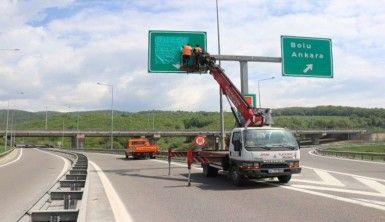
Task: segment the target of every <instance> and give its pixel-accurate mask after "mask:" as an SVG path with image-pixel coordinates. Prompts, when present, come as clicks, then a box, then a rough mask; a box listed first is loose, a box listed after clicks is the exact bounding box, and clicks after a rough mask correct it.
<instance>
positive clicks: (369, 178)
mask: <svg viewBox="0 0 385 222" xmlns="http://www.w3.org/2000/svg"><path fill="white" fill-rule="evenodd" d="M301 167H302V168H305V169H311V170H323V171H327V172H329V173H334V174H339V175H344V176H350V177H354V178H356V177H357V178H364V179H368V180H375V181H379V182H385V180H384V179H380V178H374V177H366V176H361V175H357V174H351V173H342V172H338V171H333V170H324V169H320V168H314V167H307V166H304V165H302V166H301Z"/></svg>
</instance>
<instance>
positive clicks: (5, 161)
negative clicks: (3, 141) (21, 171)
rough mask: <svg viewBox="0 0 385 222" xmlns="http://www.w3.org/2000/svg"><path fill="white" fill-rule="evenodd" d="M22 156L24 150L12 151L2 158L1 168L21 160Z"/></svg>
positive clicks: (0, 161) (0, 158) (0, 159)
mask: <svg viewBox="0 0 385 222" xmlns="http://www.w3.org/2000/svg"><path fill="white" fill-rule="evenodd" d="M21 155H22V149H20V148H17V149H14V150H12V151H11V152H9V153H8V154H6V155H4V156H2V157H0V167H3V166H6V165H9V164H11V163H13V162H16V161H17V160H19V159H20V157H21Z"/></svg>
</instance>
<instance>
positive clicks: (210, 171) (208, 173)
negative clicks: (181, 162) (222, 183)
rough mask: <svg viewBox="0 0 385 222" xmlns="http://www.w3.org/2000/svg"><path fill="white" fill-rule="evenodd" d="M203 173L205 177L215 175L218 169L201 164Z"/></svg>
mask: <svg viewBox="0 0 385 222" xmlns="http://www.w3.org/2000/svg"><path fill="white" fill-rule="evenodd" d="M202 168H203V174H204V175H205V176H206V177H216V176H217V175H218V169H217V168H215V167H212V166H210V165H209V164H202Z"/></svg>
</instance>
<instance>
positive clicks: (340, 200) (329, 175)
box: [86, 149, 385, 222]
mask: <svg viewBox="0 0 385 222" xmlns="http://www.w3.org/2000/svg"><path fill="white" fill-rule="evenodd" d="M309 151H310V149H302V150H301V155H302V156H301V158H302V166H303V173H302V174H300V175H296V176H294V177H293V179H292V181H291V182H290V183H289V184H288V185H281V184H279V183H278V182H277V181H276V180H274V181H270V180H267V181H262V182H256V181H251V182H249V183H248V184H246V185H245V186H243V187H234V186H233V185H232V184H231V181H230V180H229V179H227V177H226V175H220V176H218V177H217V178H206V177H204V176H203V175H202V174H201V169H199V168H194V169H193V170H192V172H193V173H192V185H191V187H186V177H187V169H186V167H185V164H177V165H173V166H172V172H171V176H168V175H167V173H168V168H167V164H166V162H165V161H159V160H126V159H124V158H123V156H122V155H111V154H96V153H87V154H86V155H87V156H88V158H89V160H90V161H91V162H92V163H94V165H96V166H97V167H99V168H100V170H93V171H94V173H95V172H97V173H98V174H99V175H101V174H102V175H103V177H105V179H106V180H108V184H109V185H108V184H107V185H106V186H107V187H109V188H108V189H107V190H108V191H107V192H105V191H103V189H100V186H99V192H103V194H98V195H99V196H100V197H104V198H105V199H104V200H105V201H109V202H110V204H109V205H110V206H108V205H107V206H103V210H104V211H105V212H106V213H111V214H112V213H114V214H115V215H123V216H120V218H119V217H118V218H119V219H122V218H123V217H124V216H127V215H128V217H127V218H126V220H127V221H128V220H132V221H169V222H172V221H194V222H197V221H220V222H223V221H263V220H264V221H279V222H282V221H322V222H324V221H385V164H377V163H367V162H358V161H348V160H341V159H335V158H325V157H318V156H314V155H310V154H309ZM102 185H105V184H102ZM94 186H96V184H94ZM91 190H92V189H91ZM91 193H92V192H91ZM111 194H113V195H111ZM93 195H96V194H95V193H94V194H93ZM92 199H94V200H96V199H95V197H93V196H92V195H91V196H90V197H89V200H92ZM111 203H113V204H111ZM94 206H95V204H94ZM117 207H120V208H119V210H116V209H115V208H117ZM93 210H94V212H95V210H96V209H95V208H94V209H93ZM115 211H116V212H120V214H118V213H115ZM122 211H125V212H123V213H122ZM87 212H89V210H87ZM116 217H117V216H115V218H116Z"/></svg>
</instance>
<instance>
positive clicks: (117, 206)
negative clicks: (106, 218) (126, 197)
mask: <svg viewBox="0 0 385 222" xmlns="http://www.w3.org/2000/svg"><path fill="white" fill-rule="evenodd" d="M88 162H89V163H90V164H91V165H92V166H93V167H94V169H95V170H96V172H97V174H98V176H99V178H100V181H101V182H102V184H103V187H104V191H105V192H106V195H107V198H108V201H109V202H110V206H111V209H112V212H113V214H114V217H115V221H125V222H132V221H133V219H132V217H131V216H130V214H129V213H128V211H127V209H126V207H125V206H124V204H123V202H122V200H121V199H120V197H119V195H118V194H117V193H116V191H115V189H114V187H113V186H112V184H111V182H110V181H109V180H108V178H107V176H106V175H105V174H104V172H103V171H102V170H101V169H100V167H99V166H98V165H97V164H96V163H94V162H92V161H88Z"/></svg>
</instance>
